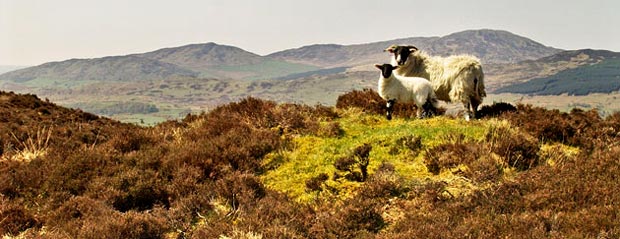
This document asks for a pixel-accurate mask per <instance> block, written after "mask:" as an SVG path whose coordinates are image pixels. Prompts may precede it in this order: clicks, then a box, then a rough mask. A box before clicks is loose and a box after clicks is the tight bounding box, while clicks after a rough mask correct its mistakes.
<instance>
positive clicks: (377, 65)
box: [375, 64, 383, 70]
mask: <svg viewBox="0 0 620 239" xmlns="http://www.w3.org/2000/svg"><path fill="white" fill-rule="evenodd" d="M375 67H377V69H379V70H383V66H382V65H379V64H376V65H375Z"/></svg>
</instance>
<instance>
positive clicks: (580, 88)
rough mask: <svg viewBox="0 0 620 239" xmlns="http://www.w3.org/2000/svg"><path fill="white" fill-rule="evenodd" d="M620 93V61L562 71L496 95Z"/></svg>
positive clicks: (611, 60)
mask: <svg viewBox="0 0 620 239" xmlns="http://www.w3.org/2000/svg"><path fill="white" fill-rule="evenodd" d="M619 90H620V58H611V59H605V60H602V61H601V62H599V63H596V64H592V65H583V66H579V67H577V68H574V69H568V70H564V71H560V72H558V73H557V74H555V75H552V76H548V77H543V78H536V79H532V80H529V81H527V82H524V83H519V84H514V85H509V86H506V87H503V88H500V89H498V90H496V91H495V93H518V94H528V95H560V94H568V95H587V94H591V93H611V92H615V91H619Z"/></svg>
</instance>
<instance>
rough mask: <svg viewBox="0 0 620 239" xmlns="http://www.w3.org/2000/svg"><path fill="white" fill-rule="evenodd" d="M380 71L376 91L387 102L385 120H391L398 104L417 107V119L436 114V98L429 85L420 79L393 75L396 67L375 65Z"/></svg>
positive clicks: (426, 81)
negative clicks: (411, 103) (412, 104)
mask: <svg viewBox="0 0 620 239" xmlns="http://www.w3.org/2000/svg"><path fill="white" fill-rule="evenodd" d="M375 67H377V68H378V69H379V70H381V76H380V77H379V86H378V91H379V95H380V96H381V98H383V99H384V100H386V101H387V105H386V106H387V119H388V120H391V119H392V111H393V109H394V108H393V107H394V104H395V103H396V102H397V101H398V102H403V103H408V102H414V103H415V104H416V106H417V107H418V110H417V116H418V118H425V117H430V116H433V115H434V114H436V109H437V97H436V96H435V91H434V90H433V86H432V85H431V83H430V82H429V81H428V80H427V79H424V78H422V77H405V76H397V75H395V74H393V71H394V70H397V69H398V68H399V67H398V66H392V65H391V64H383V65H375Z"/></svg>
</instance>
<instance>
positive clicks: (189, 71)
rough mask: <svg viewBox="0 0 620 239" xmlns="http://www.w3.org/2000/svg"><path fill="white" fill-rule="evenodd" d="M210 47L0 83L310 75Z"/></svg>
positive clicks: (91, 62) (53, 68) (50, 70)
mask: <svg viewBox="0 0 620 239" xmlns="http://www.w3.org/2000/svg"><path fill="white" fill-rule="evenodd" d="M316 69H317V68H316V67H313V66H307V65H302V64H295V63H287V62H282V61H277V60H273V59H270V58H267V57H262V56H258V55H256V54H254V53H250V52H247V51H244V50H243V49H240V48H237V47H232V46H226V45H218V44H215V43H206V44H192V45H186V46H181V47H174V48H165V49H160V50H156V51H153V52H147V53H142V54H131V55H126V56H110V57H102V58H94V59H71V60H67V61H62V62H50V63H45V64H42V65H40V66H34V67H29V68H25V69H21V70H17V71H13V72H9V73H6V74H2V75H0V81H4V82H24V81H30V80H38V81H45V80H56V81H66V80H70V81H92V80H94V81H140V80H149V81H153V80H163V79H171V78H187V77H190V78H197V77H212V78H213V77H216V78H221V79H229V78H233V79H246V78H249V79H254V78H271V77H280V76H285V75H289V74H294V73H299V72H305V71H312V70H316Z"/></svg>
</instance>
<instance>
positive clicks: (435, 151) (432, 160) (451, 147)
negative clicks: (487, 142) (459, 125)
mask: <svg viewBox="0 0 620 239" xmlns="http://www.w3.org/2000/svg"><path fill="white" fill-rule="evenodd" d="M482 154H483V147H482V146H481V145H480V144H478V143H475V142H470V141H465V138H464V136H462V135H461V136H456V140H455V141H454V142H449V143H443V144H440V145H437V146H435V147H433V148H430V149H428V150H427V151H426V157H425V159H424V163H425V164H426V168H427V169H428V171H429V172H431V173H433V174H439V173H440V172H441V170H442V169H449V168H453V167H456V166H458V165H459V164H469V163H471V162H474V161H476V160H478V159H479V158H480V157H481V155H482Z"/></svg>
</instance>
